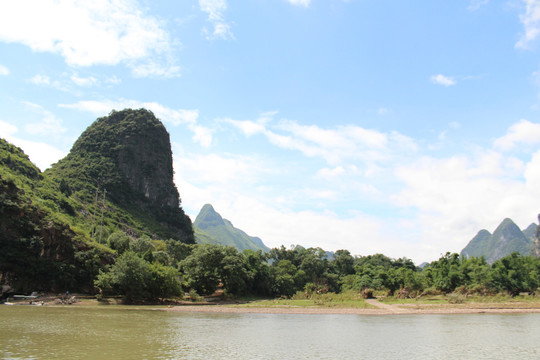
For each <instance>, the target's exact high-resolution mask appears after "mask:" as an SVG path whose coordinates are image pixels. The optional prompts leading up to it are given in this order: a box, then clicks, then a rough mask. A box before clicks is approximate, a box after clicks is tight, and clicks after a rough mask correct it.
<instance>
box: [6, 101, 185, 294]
mask: <svg viewBox="0 0 540 360" xmlns="http://www.w3.org/2000/svg"><path fill="white" fill-rule="evenodd" d="M172 177H173V170H172V154H171V150H170V142H169V135H168V133H167V131H166V130H165V127H164V126H163V124H161V122H160V121H159V120H157V119H156V118H155V117H154V115H153V114H152V113H151V112H149V111H147V110H144V109H141V110H123V111H118V112H117V111H113V112H111V114H110V115H109V116H108V117H104V118H100V119H98V120H97V121H96V122H95V123H94V124H92V125H91V126H90V127H89V128H88V129H87V130H86V131H85V132H84V133H83V134H82V135H81V137H80V138H79V139H78V140H77V141H76V143H75V144H74V146H73V148H72V150H71V152H70V153H69V155H68V156H67V157H66V158H64V159H62V160H61V161H59V162H58V163H57V164H54V165H53V166H52V167H51V168H50V169H48V170H47V171H45V172H44V173H42V172H41V171H40V170H39V169H38V168H37V167H35V166H34V165H33V164H32V163H31V162H30V160H29V159H28V157H27V156H26V155H25V154H24V152H23V151H22V150H21V149H19V148H17V147H15V146H13V145H11V144H9V143H8V142H6V141H5V140H3V139H0V230H1V231H0V284H1V285H9V286H10V287H11V288H12V289H13V290H12V291H15V292H23V293H24V292H30V291H36V290H37V291H57V292H58V291H66V290H70V291H84V292H94V291H95V288H94V281H95V280H96V277H97V276H98V274H99V273H100V271H102V272H103V271H105V270H106V269H107V268H108V267H109V266H110V265H113V264H115V258H117V257H118V256H120V255H122V254H124V253H126V252H127V251H129V250H130V248H133V251H135V252H136V253H137V254H139V255H141V256H142V258H143V260H145V261H147V262H148V263H149V264H151V265H152V266H154V270H155V271H154V272H153V276H154V279H161V278H163V279H165V278H166V277H167V276H165V275H167V274H170V273H172V270H170V269H173V270H175V268H174V266H172V267H170V269H168V268H167V269H162V268H159V266H158V265H154V263H155V264H159V265H161V266H170V265H174V263H175V262H176V263H177V262H178V261H180V260H181V259H180V258H179V254H180V253H182V251H184V252H185V249H184V248H182V246H181V245H179V246H176V245H175V244H176V243H178V244H182V245H183V244H193V243H194V236H193V229H192V226H191V221H190V219H189V218H188V217H187V216H186V215H185V214H184V212H183V210H182V209H181V207H180V199H179V195H178V191H177V189H176V187H175V186H174V183H173V179H172ZM164 239H169V240H166V241H165V240H164ZM149 245H150V246H149ZM143 249H144V252H143V253H142V254H141V252H142V251H143ZM167 249H170V250H171V254H170V255H169V253H167V252H166V250H167ZM175 271H176V270H175ZM163 281H165V280H163ZM111 288H115V287H114V286H113V287H111ZM147 294H149V296H150V297H156V296H157V294H159V291H151V292H147Z"/></svg>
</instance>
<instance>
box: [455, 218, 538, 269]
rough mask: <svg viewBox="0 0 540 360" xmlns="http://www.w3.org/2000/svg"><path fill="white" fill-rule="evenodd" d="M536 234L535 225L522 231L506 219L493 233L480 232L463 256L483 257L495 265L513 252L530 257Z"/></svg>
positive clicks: (462, 253)
mask: <svg viewBox="0 0 540 360" xmlns="http://www.w3.org/2000/svg"><path fill="white" fill-rule="evenodd" d="M535 232H536V225H535V224H531V225H529V226H528V227H527V228H525V229H524V230H523V231H522V230H521V229H520V228H519V227H518V226H517V225H516V224H515V223H514V221H513V220H512V219H510V218H506V219H504V220H503V221H502V222H501V223H500V224H499V225H498V226H497V228H496V229H495V231H493V233H490V232H489V231H488V230H486V229H482V230H480V231H479V232H478V233H477V234H476V235H475V236H474V237H473V238H472V239H471V241H470V242H469V243H468V244H467V245H466V246H465V247H464V248H463V250H461V255H462V256H467V257H472V256H475V257H481V256H483V257H484V258H485V259H486V261H487V262H488V263H493V262H495V261H497V260H499V259H501V258H503V257H505V256H508V255H510V254H511V253H513V252H518V253H520V254H522V255H530V254H531V251H532V247H533V243H534V234H535Z"/></svg>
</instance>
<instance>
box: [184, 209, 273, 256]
mask: <svg viewBox="0 0 540 360" xmlns="http://www.w3.org/2000/svg"><path fill="white" fill-rule="evenodd" d="M193 227H194V229H195V238H196V240H197V243H198V244H217V245H224V246H233V247H235V248H237V249H239V250H246V249H251V250H255V251H257V250H262V251H264V252H267V251H269V250H270V249H269V248H268V247H266V246H265V245H264V244H263V242H262V241H261V239H259V238H257V237H252V236H249V235H247V234H246V233H245V232H243V231H242V230H240V229H237V228H235V227H234V226H233V225H232V223H231V222H230V221H229V220H227V219H223V218H222V217H221V215H219V214H218V213H217V212H216V211H215V210H214V208H213V207H212V205H210V204H206V205H204V206H203V207H202V209H201V211H200V212H199V215H197V218H196V219H195V221H194V223H193Z"/></svg>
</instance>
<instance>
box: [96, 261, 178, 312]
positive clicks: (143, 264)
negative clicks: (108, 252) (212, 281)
mask: <svg viewBox="0 0 540 360" xmlns="http://www.w3.org/2000/svg"><path fill="white" fill-rule="evenodd" d="M178 277H179V274H178V271H177V270H176V269H174V268H172V267H170V266H164V265H161V264H150V263H148V262H147V261H145V260H144V259H142V258H140V257H139V256H138V255H137V254H135V253H134V252H133V251H126V252H124V253H123V254H122V255H121V256H120V257H119V258H118V259H117V260H116V263H115V264H114V265H112V266H111V267H110V269H109V271H108V272H103V271H100V273H99V275H98V277H97V279H96V281H95V282H94V285H95V286H96V287H98V288H99V289H101V290H102V292H103V293H106V294H121V295H123V296H124V298H125V301H126V303H131V302H133V301H135V300H156V299H158V298H161V299H163V298H166V297H173V296H178V295H180V294H181V285H180V281H179V279H178Z"/></svg>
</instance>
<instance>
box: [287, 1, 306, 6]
mask: <svg viewBox="0 0 540 360" xmlns="http://www.w3.org/2000/svg"><path fill="white" fill-rule="evenodd" d="M287 1H289V3H291V4H292V5H295V6H303V7H308V6H309V4H311V0H287Z"/></svg>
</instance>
